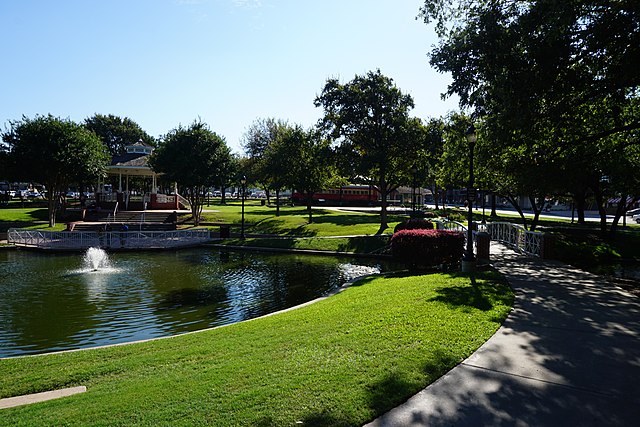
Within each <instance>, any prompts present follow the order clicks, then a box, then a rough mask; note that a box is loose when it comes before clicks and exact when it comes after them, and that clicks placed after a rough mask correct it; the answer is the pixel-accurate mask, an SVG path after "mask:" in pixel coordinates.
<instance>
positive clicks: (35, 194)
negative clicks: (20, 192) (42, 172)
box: [26, 190, 44, 199]
mask: <svg viewBox="0 0 640 427" xmlns="http://www.w3.org/2000/svg"><path fill="white" fill-rule="evenodd" d="M26 197H27V199H44V196H43V195H42V194H41V193H40V192H39V191H38V190H29V191H27V193H26Z"/></svg>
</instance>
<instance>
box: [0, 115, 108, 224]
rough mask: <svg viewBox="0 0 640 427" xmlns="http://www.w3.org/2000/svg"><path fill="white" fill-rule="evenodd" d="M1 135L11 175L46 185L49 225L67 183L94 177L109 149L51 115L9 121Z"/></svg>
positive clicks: (87, 132) (74, 125) (104, 163)
mask: <svg viewBox="0 0 640 427" xmlns="http://www.w3.org/2000/svg"><path fill="white" fill-rule="evenodd" d="M2 139H3V140H4V141H5V143H7V144H8V147H9V158H10V163H11V164H13V165H14V168H13V172H14V177H15V178H16V179H24V180H29V181H32V182H39V183H41V184H43V185H44V186H45V187H46V189H47V199H48V210H49V226H50V227H53V226H54V225H55V223H56V210H57V209H56V208H57V204H58V201H59V199H60V197H61V196H62V195H64V194H65V193H66V191H67V188H68V187H69V184H71V183H73V182H77V181H80V180H83V179H85V180H86V179H97V178H98V177H99V176H101V175H103V174H104V173H105V172H106V167H107V165H108V163H109V153H108V152H107V149H106V147H105V146H104V145H103V144H102V143H101V142H100V139H99V138H98V137H97V136H96V134H94V133H93V132H91V131H90V130H88V129H86V128H84V127H83V126H81V125H79V124H77V123H74V122H72V121H71V120H68V119H60V118H57V117H53V116H52V115H48V116H36V117H35V118H33V119H30V118H27V117H23V118H22V120H20V121H14V122H10V129H9V130H8V131H6V132H4V133H3V134H2Z"/></svg>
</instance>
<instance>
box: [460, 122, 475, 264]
mask: <svg viewBox="0 0 640 427" xmlns="http://www.w3.org/2000/svg"><path fill="white" fill-rule="evenodd" d="M465 136H466V137H467V142H468V143H469V185H468V186H467V203H468V205H469V214H468V217H467V249H466V251H465V253H464V256H463V257H462V271H463V272H471V271H473V270H475V263H476V257H475V256H474V255H473V202H474V201H475V199H476V194H475V190H474V189H473V148H474V147H475V145H476V141H477V139H478V136H477V135H476V128H475V126H474V125H473V124H472V125H471V126H469V129H467V132H466V133H465Z"/></svg>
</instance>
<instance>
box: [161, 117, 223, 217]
mask: <svg viewBox="0 0 640 427" xmlns="http://www.w3.org/2000/svg"><path fill="white" fill-rule="evenodd" d="M229 157H230V152H229V149H228V147H227V144H226V142H225V140H224V138H223V137H221V136H219V135H217V134H216V133H215V132H212V131H211V130H210V129H209V127H208V126H207V125H206V124H205V123H202V122H201V121H199V120H198V121H194V122H193V123H192V124H191V125H190V126H189V127H187V128H184V127H182V126H178V127H177V128H176V129H174V130H172V131H170V132H169V133H168V134H167V135H165V136H164V138H163V139H162V142H161V143H160V144H159V146H158V148H157V149H156V150H155V151H154V152H153V154H152V155H151V158H150V159H149V163H150V164H151V167H152V168H153V170H154V171H155V172H157V173H163V174H165V176H166V178H168V179H169V180H171V181H174V182H176V183H177V184H178V188H179V189H180V190H181V191H183V192H185V194H186V198H187V200H189V204H190V205H191V214H192V216H193V222H194V224H195V225H196V226H197V225H199V224H200V216H201V214H202V207H203V204H204V200H205V193H206V188H207V187H209V186H210V185H212V184H213V183H215V182H219V181H220V176H221V175H222V174H223V173H226V171H225V165H226V164H227V163H228V162H230V159H229Z"/></svg>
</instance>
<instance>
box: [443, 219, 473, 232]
mask: <svg viewBox="0 0 640 427" xmlns="http://www.w3.org/2000/svg"><path fill="white" fill-rule="evenodd" d="M436 224H437V228H438V230H453V231H467V226H466V225H464V224H462V223H461V222H458V221H451V220H448V219H439V220H436Z"/></svg>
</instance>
